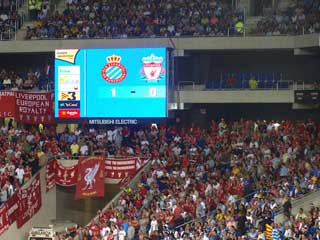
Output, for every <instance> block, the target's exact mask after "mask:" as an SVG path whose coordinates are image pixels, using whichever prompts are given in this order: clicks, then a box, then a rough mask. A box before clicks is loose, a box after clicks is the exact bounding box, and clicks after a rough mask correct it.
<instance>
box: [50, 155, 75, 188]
mask: <svg viewBox="0 0 320 240" xmlns="http://www.w3.org/2000/svg"><path fill="white" fill-rule="evenodd" d="M77 172H78V164H76V165H74V166H71V167H65V166H63V165H61V164H60V162H59V161H56V164H55V182H56V184H58V185H61V186H64V187H69V186H74V185H76V183H77Z"/></svg>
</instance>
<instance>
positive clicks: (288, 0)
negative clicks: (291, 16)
mask: <svg viewBox="0 0 320 240" xmlns="http://www.w3.org/2000/svg"><path fill="white" fill-rule="evenodd" d="M295 4H296V1H295V0H279V2H278V9H280V10H285V9H287V8H290V7H293V6H295Z"/></svg>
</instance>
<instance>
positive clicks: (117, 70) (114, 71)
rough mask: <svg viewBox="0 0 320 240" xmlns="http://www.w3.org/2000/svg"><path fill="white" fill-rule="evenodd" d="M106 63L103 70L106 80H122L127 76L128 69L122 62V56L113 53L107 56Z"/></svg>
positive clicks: (110, 81) (111, 81)
mask: <svg viewBox="0 0 320 240" xmlns="http://www.w3.org/2000/svg"><path fill="white" fill-rule="evenodd" d="M106 60H107V62H108V64H106V65H105V66H104V67H103V68H102V70H101V75H102V77H103V79H104V80H106V81H107V82H109V83H118V82H121V81H122V80H123V79H125V77H126V76H127V69H126V68H125V67H124V66H123V65H122V64H121V63H120V61H121V57H120V56H116V55H112V56H108V57H107V58H106Z"/></svg>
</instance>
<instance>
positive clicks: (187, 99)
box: [175, 90, 294, 103]
mask: <svg viewBox="0 0 320 240" xmlns="http://www.w3.org/2000/svg"><path fill="white" fill-rule="evenodd" d="M175 102H180V103H293V102H294V91H293V90H279V91H276V90H259V91H258V90H257V91H250V90H240V91H237V90H234V91H179V93H178V92H177V91H176V93H175Z"/></svg>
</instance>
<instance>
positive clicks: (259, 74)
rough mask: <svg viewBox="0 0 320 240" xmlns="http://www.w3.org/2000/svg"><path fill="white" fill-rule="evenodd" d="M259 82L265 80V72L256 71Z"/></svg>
mask: <svg viewBox="0 0 320 240" xmlns="http://www.w3.org/2000/svg"><path fill="white" fill-rule="evenodd" d="M257 80H258V81H259V82H263V81H266V74H265V73H258V79H257Z"/></svg>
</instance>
